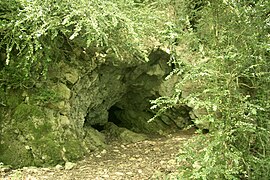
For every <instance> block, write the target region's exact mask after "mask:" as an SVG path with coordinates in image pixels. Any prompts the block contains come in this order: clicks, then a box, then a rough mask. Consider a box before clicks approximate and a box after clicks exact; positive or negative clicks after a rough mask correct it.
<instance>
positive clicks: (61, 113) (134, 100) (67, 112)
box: [0, 49, 190, 167]
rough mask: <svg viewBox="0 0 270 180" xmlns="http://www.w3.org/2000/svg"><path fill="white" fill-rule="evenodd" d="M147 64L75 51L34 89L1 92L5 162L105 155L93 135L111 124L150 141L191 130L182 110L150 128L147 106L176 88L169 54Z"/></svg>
mask: <svg viewBox="0 0 270 180" xmlns="http://www.w3.org/2000/svg"><path fill="white" fill-rule="evenodd" d="M74 51H75V50H74ZM149 59H150V61H149V62H140V61H130V62H129V63H127V62H123V61H122V60H120V59H117V58H112V57H110V58H106V59H105V60H104V61H97V60H96V56H93V55H91V54H90V53H89V54H87V53H85V52H84V51H82V50H76V52H74V57H73V58H71V59H70V60H64V58H63V60H60V61H58V62H57V63H55V64H54V65H53V66H52V67H51V68H50V70H49V72H48V78H47V79H46V80H43V81H40V82H37V83H36V84H35V85H34V86H33V87H31V88H28V89H16V90H12V89H5V90H1V91H2V92H1V95H0V98H1V99H0V100H1V105H0V112H1V116H0V117H1V143H0V162H3V163H5V164H10V165H12V166H14V167H23V166H33V165H34V166H48V165H56V164H61V163H64V162H67V161H74V160H77V159H79V158H81V157H83V156H84V155H86V154H88V153H90V152H91V151H94V150H96V149H98V148H105V147H106V141H105V135H104V134H103V133H101V132H99V131H100V130H99V129H95V127H98V126H99V127H102V126H105V125H106V124H107V123H108V121H111V122H115V123H116V124H117V125H118V126H121V127H124V128H128V129H130V130H132V131H135V132H144V133H151V134H152V133H160V132H163V131H166V130H173V129H174V130H175V129H179V128H183V127H185V126H186V125H187V124H189V123H190V119H189V117H188V111H189V110H188V109H185V108H183V107H180V108H179V109H175V110H172V112H173V113H168V114H166V115H164V116H162V117H160V118H159V119H157V120H155V121H153V122H151V123H147V121H148V120H149V119H150V118H151V117H153V115H154V113H155V112H153V111H150V103H149V100H153V99H156V98H157V97H159V96H161V95H166V94H167V95H169V94H171V93H172V92H173V90H174V84H175V83H176V82H177V78H171V79H170V80H168V81H165V80H164V79H165V77H166V76H167V75H168V73H170V71H171V67H170V66H168V60H169V55H168V54H166V53H165V52H164V51H162V50H160V49H158V50H156V51H153V52H152V53H151V54H150V56H149ZM109 113H111V114H109ZM110 118H115V120H113V119H110Z"/></svg>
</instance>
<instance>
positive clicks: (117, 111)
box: [91, 105, 130, 132]
mask: <svg viewBox="0 0 270 180" xmlns="http://www.w3.org/2000/svg"><path fill="white" fill-rule="evenodd" d="M123 112H124V109H121V108H119V107H118V106H116V105H113V106H111V107H110V109H109V110H108V121H107V122H112V123H113V124H115V125H116V126H118V127H124V128H127V129H130V128H129V127H128V126H127V123H126V122H125V121H124V120H123V119H121V113H123ZM105 126H106V124H94V125H91V127H93V128H94V129H96V130H98V131H99V132H101V131H103V130H105V129H106V128H105Z"/></svg>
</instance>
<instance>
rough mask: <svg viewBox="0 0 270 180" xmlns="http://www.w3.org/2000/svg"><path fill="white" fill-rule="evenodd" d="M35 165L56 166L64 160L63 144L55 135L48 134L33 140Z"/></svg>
mask: <svg viewBox="0 0 270 180" xmlns="http://www.w3.org/2000/svg"><path fill="white" fill-rule="evenodd" d="M32 147H33V154H34V155H35V159H34V162H33V164H34V165H35V166H54V165H56V164H60V163H61V162H63V158H62V154H61V150H62V148H61V145H60V144H59V143H58V142H57V140H56V137H55V135H53V134H52V133H51V134H48V135H47V136H44V137H43V138H41V139H37V140H34V141H33V142H32Z"/></svg>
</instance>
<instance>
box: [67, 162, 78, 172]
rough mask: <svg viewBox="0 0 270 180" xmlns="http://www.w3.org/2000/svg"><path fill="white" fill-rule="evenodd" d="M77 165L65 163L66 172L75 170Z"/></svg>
mask: <svg viewBox="0 0 270 180" xmlns="http://www.w3.org/2000/svg"><path fill="white" fill-rule="evenodd" d="M76 165H77V164H76V163H72V162H66V163H65V170H71V169H73V168H74V167H75V166H76Z"/></svg>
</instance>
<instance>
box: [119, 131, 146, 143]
mask: <svg viewBox="0 0 270 180" xmlns="http://www.w3.org/2000/svg"><path fill="white" fill-rule="evenodd" d="M119 138H120V140H121V141H122V142H125V143H135V142H139V141H144V140H146V139H148V137H147V136H146V135H144V134H139V133H135V132H132V131H130V130H128V129H123V131H122V132H121V133H120V135H119Z"/></svg>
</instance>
